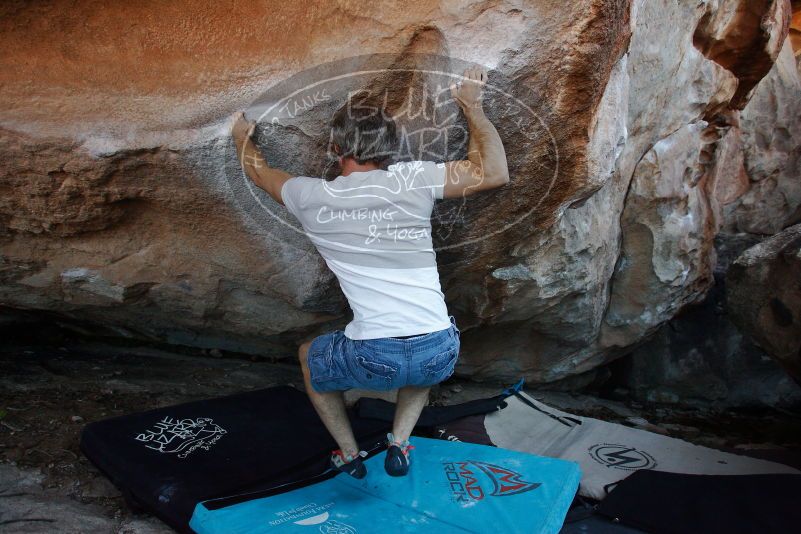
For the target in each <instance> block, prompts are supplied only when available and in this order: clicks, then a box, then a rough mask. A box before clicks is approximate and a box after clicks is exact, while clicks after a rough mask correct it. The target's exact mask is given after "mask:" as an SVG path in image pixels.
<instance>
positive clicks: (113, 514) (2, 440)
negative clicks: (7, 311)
mask: <svg viewBox="0 0 801 534" xmlns="http://www.w3.org/2000/svg"><path fill="white" fill-rule="evenodd" d="M30 341H31V340H30V339H26V340H25V344H24V345H20V344H18V343H13V342H11V343H4V346H3V347H0V532H123V533H158V532H171V530H170V529H169V528H168V527H167V526H166V525H164V524H163V523H161V522H160V521H158V520H156V519H155V518H152V517H150V516H148V515H146V514H136V513H133V512H132V511H131V510H129V509H128V507H127V506H126V504H125V502H124V500H123V498H122V496H121V495H120V493H119V491H117V489H116V488H115V487H114V486H113V485H112V484H111V483H110V482H108V481H107V480H106V479H105V477H103V476H102V475H101V474H100V473H99V472H98V471H97V469H95V468H94V466H93V465H92V464H91V463H90V462H89V461H88V460H87V459H86V458H85V457H84V456H83V455H82V453H81V452H80V450H79V448H78V439H79V434H80V431H81V429H82V428H83V426H84V425H85V424H86V423H89V422H91V421H96V420H100V419H104V418H107V417H111V416H115V415H120V414H126V413H133V412H138V411H143V410H147V409H151V408H157V407H162V406H168V405H171V404H176V403H180V402H186V401H190V400H197V399H202V398H208V397H214V396H221V395H226V394H230V393H235V392H239V391H243V390H249V389H256V388H264V387H269V386H273V385H280V384H291V385H295V386H298V387H300V386H301V385H302V380H301V375H300V370H299V368H298V366H297V365H295V364H293V363H292V362H288V363H275V362H268V361H263V360H259V359H258V358H242V357H232V356H230V355H223V354H220V353H219V352H214V354H213V355H212V354H209V352H208V351H206V352H198V351H195V352H187V353H180V352H174V351H172V350H164V349H162V348H154V347H145V346H126V347H120V346H118V345H113V344H107V343H103V342H89V341H86V340H70V339H59V340H58V341H59V343H58V344H57V345H52V339H51V340H47V342H48V344H47V345H44V346H40V345H37V344H35V343H31V342H30ZM500 388H501V386H500V385H496V384H474V383H469V382H463V381H456V380H454V381H450V382H448V383H446V384H444V385H443V386H442V387H440V388H439V389H438V390H437V391H435V392H434V395H433V399H432V401H433V402H434V403H436V404H450V403H457V402H463V401H465V400H469V399H472V398H479V397H482V396H490V395H494V394H497V392H498V391H499V390H500ZM533 393H534V396H535V397H537V398H540V399H541V400H543V402H546V403H548V404H551V405H553V406H556V407H558V408H561V409H563V410H566V411H571V412H573V413H577V414H580V415H587V416H594V417H598V418H601V419H606V420H611V421H616V422H621V423H624V424H628V425H630V426H638V427H640V428H645V429H648V430H651V431H655V432H660V433H664V434H670V435H673V436H677V437H681V438H684V439H687V440H689V441H692V442H694V443H698V444H702V445H708V446H713V447H718V448H724V449H736V448H740V449H742V448H749V449H756V453H757V454H758V450H759V449H763V448H764V449H776V448H782V449H786V451H787V453H788V455H789V457H791V458H795V459H796V460H797V458H798V455H799V453H797V452H794V451H799V450H801V418H799V417H798V416H796V415H793V414H787V413H780V412H777V411H774V410H766V409H761V410H751V411H742V410H740V411H731V410H729V411H724V412H721V411H715V410H712V409H708V408H705V409H700V408H686V409H678V408H675V407H665V406H642V405H637V404H632V403H626V402H622V401H615V400H609V399H601V398H598V397H594V396H591V395H581V394H571V393H559V392H547V391H533ZM793 461H795V460H793Z"/></svg>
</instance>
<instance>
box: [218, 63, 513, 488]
mask: <svg viewBox="0 0 801 534" xmlns="http://www.w3.org/2000/svg"><path fill="white" fill-rule="evenodd" d="M486 81H487V73H486V71H485V70H483V69H481V68H471V69H467V70H466V71H465V73H464V75H463V76H462V80H461V81H460V82H459V83H458V84H451V86H450V92H451V96H452V97H453V99H454V100H455V101H456V103H457V104H458V105H459V107H460V108H461V109H462V112H463V113H464V114H465V117H466V119H467V124H468V127H469V135H470V139H469V145H468V153H467V159H466V160H460V161H447V162H444V163H434V162H430V161H411V162H399V163H394V164H391V165H387V163H388V161H389V160H391V159H392V156H393V155H395V154H397V151H398V139H397V133H396V127H395V123H394V121H393V120H392V119H391V118H389V117H387V116H386V114H385V113H384V112H383V110H381V112H376V111H375V110H371V109H369V108H366V107H353V106H350V105H348V106H344V107H343V108H342V109H340V110H339V111H338V112H337V113H335V115H334V117H333V119H332V122H331V136H330V145H329V146H330V148H331V149H332V150H333V152H334V153H335V154H336V156H337V159H338V162H339V165H340V171H341V174H340V175H339V176H337V177H336V178H335V179H333V180H324V179H320V178H311V177H305V176H292V175H290V174H287V173H286V172H283V171H281V170H278V169H274V168H270V167H269V166H268V164H267V162H266V161H265V160H264V158H263V157H262V154H261V153H260V152H259V150H258V148H257V147H256V146H255V145H254V143H252V142H249V140H250V138H251V136H252V134H253V132H254V127H255V124H254V123H251V122H249V121H247V120H246V119H245V117H244V114H243V113H241V112H240V113H237V114H236V115H235V117H234V121H233V126H232V131H231V133H232V136H233V138H234V142H235V144H236V148H237V153H238V156H239V161H240V163H241V164H242V165H243V167H244V170H245V173H246V174H247V176H248V177H249V178H250V179H251V180H253V182H254V183H255V184H256V185H257V186H258V187H260V188H262V189H264V190H265V191H266V192H267V193H269V195H270V196H271V197H272V198H274V199H275V201H276V202H278V203H279V204H282V205H284V206H286V208H287V210H288V211H289V212H290V213H292V214H293V215H294V216H295V217H296V218H297V219H298V220H299V221H300V223H301V225H302V227H303V230H304V232H305V233H306V235H307V236H309V238H310V239H311V240H312V242H313V243H314V245H315V247H316V248H317V250H318V251H319V252H320V254H321V256H322V257H323V259H324V260H325V261H326V264H327V265H328V267H329V268H330V269H331V270H332V271H333V273H334V274H335V275H336V277H337V279H338V280H339V283H340V286H341V287H342V291H343V292H344V294H345V296H346V298H347V300H348V303H349V304H350V307H351V310H352V311H353V320H352V321H351V322H350V323H348V324H347V326H346V327H345V329H344V331H343V330H337V331H334V332H330V333H327V334H324V335H321V336H318V337H316V338H314V339H313V340H311V341H310V342H309V341H307V342H304V343H303V344H301V345H300V348H299V350H298V353H299V358H300V364H301V368H302V370H303V377H304V381H305V385H306V391H307V393H308V395H309V397H310V399H311V401H312V404H313V405H314V408H315V409H316V411H317V413H318V414H319V416H320V419H322V421H323V423H324V424H325V426H326V428H327V429H328V431H329V432H330V433H331V435H332V436H333V438H334V440H336V442H337V444H338V445H339V449H338V450H336V451H334V452H333V455H332V457H331V462H332V464H333V465H334V467H336V468H337V469H339V470H340V471H343V472H345V473H348V474H349V475H351V476H354V477H356V478H363V477H364V476H365V474H366V473H367V469H366V467H365V465H364V464H363V463H362V458H363V457H365V456H366V453H365V452H364V451H360V450H359V446H358V444H357V442H356V439H355V437H354V435H353V431H352V429H351V426H350V422H349V420H348V416H347V412H346V409H345V403H344V398H343V392H344V391H345V390H348V389H351V388H362V389H367V390H391V389H397V390H398V402H397V409H396V412H395V417H394V421H393V426H392V432H391V433H390V434H388V435H387V455H386V458H385V462H384V468H385V469H386V471H387V473H388V474H389V475H391V476H403V475H405V474H406V473H407V472H408V470H409V461H410V454H409V449H410V448H411V446H410V444H409V436H410V434H411V432H412V430H413V428H414V426H415V424H416V423H417V419H418V417H419V416H420V412H421V411H422V409H423V406H424V405H425V404H426V402H427V400H428V392H429V389H430V387H431V386H433V385H434V384H438V383H440V382H442V381H443V380H445V379H447V378H448V377H449V376H450V375H451V374H452V373H453V369H454V366H455V365H456V360H457V358H458V355H459V347H460V339H459V338H460V332H459V329H458V328H457V327H456V321H455V319H454V317H453V316H452V315H449V313H448V310H447V307H446V305H445V300H444V295H443V293H442V291H441V288H440V282H439V274H438V272H437V263H436V253H435V251H434V249H433V243H432V238H431V221H430V218H431V213H432V210H433V207H434V202H435V199H443V198H458V197H463V196H467V195H472V194H474V193H478V192H479V191H485V190H488V189H493V188H496V187H500V186H502V185H504V184H506V183H508V182H509V171H508V168H507V164H506V154H505V152H504V148H503V144H502V143H501V139H500V137H499V136H498V132H497V131H496V129H495V127H494V126H493V125H492V123H491V122H490V121H489V120H488V119H487V117H486V115H485V114H484V111H483V108H482V93H483V89H484V85H485V84H486ZM384 165H387V166H386V168H385V169H384V168H382V167H383V166H384Z"/></svg>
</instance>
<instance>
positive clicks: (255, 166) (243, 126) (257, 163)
mask: <svg viewBox="0 0 801 534" xmlns="http://www.w3.org/2000/svg"><path fill="white" fill-rule="evenodd" d="M255 128H256V123H255V122H250V121H248V120H247V119H246V118H245V114H244V113H242V112H241V111H240V112H239V113H237V114H236V115H234V121H233V125H232V127H231V136H232V137H233V138H234V145H236V155H237V157H238V158H239V163H240V164H241V165H242V168H243V169H244V170H245V174H247V175H248V178H250V179H251V180H253V183H255V184H256V185H257V186H258V187H260V188H262V189H264V190H265V191H267V193H269V194H270V196H271V197H273V199H275V201H276V202H278V203H279V204H281V205H282V206H283V205H284V202H283V200H282V199H281V188H282V187H283V185H284V182H286V181H287V180H289V179H290V178H292V175H291V174H289V173H286V172H284V171H282V170H280V169H273V168H271V167H270V166H269V165H267V161H266V160H265V159H264V156H263V155H262V153H261V151H260V150H259V148H258V147H257V146H256V144H255V143H254V142H253V140H252V139H251V137H252V136H253V131H254V130H255Z"/></svg>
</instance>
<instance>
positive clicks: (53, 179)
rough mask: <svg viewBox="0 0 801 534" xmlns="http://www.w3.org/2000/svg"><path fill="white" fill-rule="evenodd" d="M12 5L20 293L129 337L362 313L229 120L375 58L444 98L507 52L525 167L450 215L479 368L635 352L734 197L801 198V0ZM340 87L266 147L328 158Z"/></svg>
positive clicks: (0, 297) (5, 37)
mask: <svg viewBox="0 0 801 534" xmlns="http://www.w3.org/2000/svg"><path fill="white" fill-rule="evenodd" d="M0 11H1V12H2V16H1V17H0V27H2V32H0V44H1V45H2V46H3V53H2V60H0V64H2V66H3V69H2V70H1V71H0V102H2V103H3V106H2V107H0V128H2V131H1V132H0V133H1V134H2V135H0V154H2V156H3V159H4V163H5V165H4V166H3V168H2V169H0V190H2V191H3V196H2V198H0V247H2V249H1V250H2V252H0V305H5V306H9V307H13V308H25V309H34V310H36V309H38V310H48V311H51V312H56V313H58V314H60V315H62V316H64V317H69V318H72V319H76V320H84V321H90V322H93V323H96V324H101V325H104V327H105V328H106V329H107V330H111V331H114V332H117V333H119V334H121V335H127V336H135V337H142V338H149V339H153V340H158V341H165V342H169V343H179V344H185V345H192V346H197V347H206V348H212V347H214V348H221V349H228V350H236V351H243V352H248V353H260V354H265V353H267V354H271V355H279V356H287V357H289V356H291V355H292V353H293V349H294V346H295V344H296V343H297V342H298V341H299V340H301V339H303V338H306V337H308V336H311V335H315V334H317V333H320V332H322V331H324V330H326V329H330V328H338V327H342V326H343V325H344V324H345V323H346V322H347V320H348V309H347V304H346V302H345V300H344V298H343V296H342V294H341V291H340V290H339V288H338V285H337V283H336V280H335V278H334V277H333V276H332V275H331V273H330V272H329V271H328V270H327V269H326V266H325V263H324V262H323V261H322V259H321V258H320V257H319V255H318V254H317V253H316V251H315V250H314V249H313V247H312V246H311V245H310V243H309V242H308V240H307V239H305V237H304V236H302V235H300V234H298V233H297V232H294V231H293V230H292V228H291V224H283V223H286V222H290V223H291V218H290V217H289V216H288V215H287V213H286V212H285V211H282V208H281V207H280V206H278V205H277V204H275V203H274V202H273V201H272V200H271V199H269V198H268V197H267V196H266V195H264V194H263V193H261V192H259V191H251V188H249V187H248V184H247V183H246V181H245V180H244V179H243V177H242V176H241V174H239V173H238V172H237V162H236V158H235V153H234V150H233V146H232V143H231V141H230V139H229V138H228V136H227V131H226V120H227V117H228V116H229V115H230V114H231V113H232V112H234V111H236V110H238V109H242V108H246V107H248V106H249V105H250V104H251V103H253V102H254V101H258V102H259V103H260V104H265V103H266V104H269V103H270V102H271V99H272V98H273V97H274V96H275V95H274V93H271V91H274V90H277V89H275V88H278V87H281V86H282V82H283V81H284V80H287V79H289V80H290V81H292V80H295V81H304V82H306V83H307V85H308V83H309V82H312V81H316V80H319V79H321V77H323V75H324V74H327V75H328V77H329V79H332V78H333V77H334V76H333V74H342V72H341V71H342V70H343V69H345V70H348V69H350V71H349V72H352V71H354V70H355V69H354V66H355V65H358V66H364V65H368V66H372V67H374V66H378V67H381V69H384V72H386V69H387V68H389V69H391V73H392V75H391V76H389V77H388V78H382V76H379V75H376V76H375V77H374V78H370V77H369V76H368V77H367V78H365V79H360V80H359V84H360V86H368V87H379V88H380V87H383V88H385V89H389V91H390V92H391V94H392V96H393V100H392V102H393V106H394V109H395V110H403V109H405V107H404V106H406V107H409V105H410V104H415V105H420V106H421V109H422V108H425V106H427V105H428V104H429V103H430V102H429V101H430V99H431V98H432V97H431V95H428V96H427V95H426V93H425V91H420V89H421V88H423V89H425V87H427V84H430V83H432V82H433V81H435V80H438V78H437V76H438V75H436V74H432V73H433V72H434V71H435V70H436V71H444V72H446V73H447V72H453V73H457V74H458V73H460V72H461V70H462V69H463V68H464V67H465V66H466V65H468V64H470V62H476V63H480V64H482V65H484V66H486V67H488V68H490V70H491V76H490V85H491V86H492V87H493V90H492V91H491V92H489V93H488V109H489V115H490V116H491V118H492V119H493V120H494V122H495V123H496V124H497V126H498V129H499V131H500V133H501V137H502V139H503V141H504V144H505V147H506V150H507V155H508V157H509V162H510V169H511V175H512V180H511V183H510V184H509V186H507V187H505V188H503V189H500V190H496V191H493V192H489V193H486V194H481V195H476V196H474V197H471V198H470V199H469V200H468V201H467V202H464V203H461V202H453V201H448V202H442V203H440V204H438V207H437V214H436V216H435V220H434V225H435V226H434V227H435V235H436V239H435V245H436V246H437V249H438V259H439V266H440V272H441V276H442V286H443V291H444V292H445V294H446V298H447V301H448V305H449V309H450V310H451V311H452V313H453V314H454V315H456V317H457V320H458V322H459V324H460V327H461V329H462V332H463V338H462V339H463V344H462V348H463V353H462V359H461V363H460V366H459V368H458V372H460V373H462V374H466V375H470V376H473V377H476V378H495V379H497V378H500V379H510V378H513V377H517V376H519V375H525V376H526V377H527V378H529V379H530V380H534V381H552V380H556V379H560V378H563V377H565V376H567V375H571V374H576V373H580V372H583V371H586V370H589V369H592V368H593V367H596V366H598V365H600V364H603V363H605V362H608V361H610V360H612V359H614V358H615V357H617V356H619V355H621V354H624V353H626V352H627V351H629V350H630V349H631V347H632V346H634V345H636V344H637V343H640V342H641V341H642V340H643V339H644V338H646V337H647V336H649V335H651V334H652V333H653V332H655V331H656V330H657V329H658V328H659V327H660V325H662V324H664V323H665V321H667V320H669V319H670V318H671V317H673V316H674V315H675V314H676V313H677V312H678V311H679V310H680V309H681V308H682V307H683V306H685V305H687V304H690V303H693V302H698V301H700V300H702V299H703V298H704V295H705V294H706V292H707V290H708V289H709V287H710V286H711V284H712V281H713V277H712V269H713V267H714V263H715V252H714V246H713V240H714V237H715V235H716V234H717V233H718V231H719V229H720V227H721V226H722V225H724V224H725V223H726V221H727V218H726V217H727V214H734V215H728V220H729V221H731V220H735V221H739V220H746V219H747V220H753V221H759V220H762V219H764V218H766V217H769V215H768V214H767V213H766V212H767V211H769V210H772V209H774V207H775V206H776V205H777V204H778V200H775V199H776V198H779V197H778V196H777V194H776V193H775V191H780V196H781V198H782V199H785V201H786V202H785V204H786V206H787V207H786V208H783V209H784V211H783V213H784V214H785V215H783V216H784V217H785V219H788V220H789V219H791V218H792V216H793V215H792V213H791V212H792V209H793V208H792V206H798V204H799V202H801V198H798V196H799V192H798V190H797V188H795V187H794V186H793V184H792V181H793V180H794V179H795V178H794V177H793V175H792V172H791V170H789V171H787V172H785V171H784V170H783V169H784V168H785V167H783V166H781V165H779V167H780V168H779V172H778V173H774V174H771V175H770V176H769V177H767V178H766V179H767V180H770V182H765V179H762V178H761V177H760V176H759V175H757V174H758V173H759V172H763V170H764V172H765V173H769V172H770V170H769V169H767V163H765V164H760V163H758V161H759V157H762V159H764V160H765V161H770V154H788V156H787V157H786V158H784V161H787V162H788V163H787V164H788V165H791V164H794V163H793V162H794V161H797V159H793V157H795V156H797V150H798V147H799V146H801V135H800V134H799V132H798V131H797V128H796V127H795V126H790V125H787V126H782V129H783V131H782V132H780V133H779V134H777V136H776V138H775V140H773V141H771V142H770V143H768V145H765V143H763V142H762V139H763V136H762V134H761V133H760V132H761V131H763V129H764V128H765V127H766V125H767V127H769V125H770V124H771V121H774V122H775V123H776V124H784V123H783V122H782V121H784V120H785V119H784V118H781V117H779V115H781V114H782V113H784V111H785V110H791V111H792V110H794V109H796V107H794V106H798V102H799V99H800V98H801V96H800V95H801V93H799V91H800V90H801V85H799V82H798V77H797V76H796V77H795V78H793V77H792V76H790V75H787V73H786V72H785V71H784V70H780V69H783V67H781V65H779V66H777V65H774V63H775V62H776V59H777V57H779V54H780V51H782V46H783V45H784V43H785V42H786V41H787V34H788V25H789V19H790V2H789V0H774V1H770V0H760V1H757V2H753V1H748V2H746V0H702V1H700V2H679V3H677V2H675V1H673V0H648V1H646V0H579V1H577V2H569V3H565V2H559V1H556V0H550V1H546V2H538V3H535V4H518V3H504V2H501V3H497V2H489V3H486V2H476V3H473V4H467V5H464V6H460V7H459V8H458V9H457V8H455V7H449V6H447V5H438V4H433V3H431V2H430V1H415V2H411V3H405V4H404V5H403V6H401V5H384V4H365V5H363V6H362V7H360V8H359V9H358V10H357V9H351V8H345V7H341V6H339V7H335V6H333V5H331V4H330V3H326V2H316V1H313V2H311V4H309V3H306V4H304V5H303V6H302V7H294V6H293V5H291V4H287V3H280V2H274V1H265V2H251V3H248V4H247V5H241V4H239V3H233V2H230V3H229V2H214V3H211V4H202V5H201V4H198V3H196V2H190V1H178V2H173V3H171V4H170V5H169V6H163V7H161V8H159V9H155V8H147V7H144V6H142V5H140V4H121V3H111V4H107V5H103V6H98V5H96V4H89V3H81V2H78V3H69V4H67V3H63V4H61V3H59V2H55V3H51V4H30V3H27V2H23V1H18V2H6V3H5V4H4V5H3V6H2V7H0ZM354 54H360V55H362V56H360V57H362V58H364V57H367V58H368V59H366V60H365V59H359V60H358V61H357V62H356V63H354V62H353V60H350V59H348V58H349V57H351V56H352V55H354ZM370 54H375V56H369V55H370ZM782 54H784V55H787V54H786V53H785V52H782ZM365 55H366V56H365ZM449 58H453V59H449ZM782 58H784V56H782ZM782 61H784V60H783V59H782V60H780V62H779V63H781V62H782ZM432 65H433V67H436V69H434V68H433V67H432ZM782 65H783V63H782ZM381 69H378V70H381ZM404 69H406V70H404ZM364 71H365V72H370V69H364ZM408 71H415V73H414V74H404V73H406V72H408ZM360 72H362V71H360ZM293 75H294V77H293ZM445 77H446V78H447V75H445ZM440 78H441V76H440ZM763 78H764V79H763ZM291 86H292V83H289V85H288V86H287V87H291ZM331 87H332V90H331V91H332V92H331V93H330V94H328V96H330V97H332V98H328V99H325V98H324V99H321V100H320V101H317V100H315V99H311V100H308V101H306V100H304V101H303V105H302V109H300V110H299V112H298V113H296V114H294V115H293V116H292V117H291V120H288V121H286V122H284V123H282V124H280V125H279V126H278V127H275V128H270V129H269V131H267V130H265V131H264V132H262V135H261V136H260V139H261V140H262V141H265V142H264V143H263V149H264V151H265V154H266V155H267V157H268V160H270V161H271V162H274V163H275V164H278V165H281V166H282V167H285V168H286V169H287V170H289V171H290V172H293V173H297V174H301V173H303V174H311V175H319V174H322V173H323V172H324V171H325V169H326V168H327V167H326V165H327V162H326V160H325V158H324V149H325V140H326V139H327V132H326V131H325V120H326V119H327V117H329V116H330V113H331V111H332V109H334V108H335V105H336V104H338V103H341V102H342V100H343V99H344V95H345V94H346V90H347V89H349V87H347V84H344V83H342V84H340V85H332V86H331ZM268 89H269V90H268ZM265 92H266V94H265ZM763 93H764V97H763V96H761V95H762V94H763ZM407 94H408V96H406V95H407ZM755 95H756V96H755ZM771 98H775V99H776V100H777V101H780V103H778V104H775V103H774V104H772V105H771ZM762 99H764V101H765V102H766V103H763V104H760V105H759V106H758V107H757V108H753V109H752V108H750V106H751V103H752V102H754V101H760V102H762ZM510 103H511V104H513V105H510ZM445 109H448V108H447V107H446V108H445ZM521 110H526V111H525V112H523V111H521ZM409 115H410V114H407V116H406V117H405V118H407V119H409V120H410V124H411V123H412V122H413V121H412V119H411V118H410V116H409ZM421 116H422V117H423V118H425V114H422V115H421ZM414 120H416V121H418V122H419V121H420V120H421V118H420V117H415V118H414ZM788 120H789V119H788ZM451 126H453V127H454V130H455V131H457V132H458V131H460V128H461V131H462V132H463V126H464V125H463V122H460V121H459V119H458V118H457V119H455V120H454V122H453V124H452V125H451ZM421 131H425V128H423V129H422V130H421ZM463 141H464V135H463V133H462V135H461V136H459V135H456V136H455V137H454V138H453V139H450V140H448V141H447V142H445V141H442V140H440V141H437V143H438V144H437V143H432V144H431V146H433V147H435V148H436V149H437V150H436V151H435V152H434V153H433V155H432V157H443V158H444V157H451V156H452V157H457V156H460V155H462V156H463V148H464V147H463V146H462V145H461V144H460V143H461V142H463ZM425 142H427V141H426V140H422V141H418V146H417V148H419V145H420V144H422V143H425ZM460 147H461V148H460ZM460 150H462V152H460ZM760 151H762V152H760ZM755 154H756V155H757V156H759V157H757V156H755ZM791 155H795V156H793V157H791ZM763 156H764V157H763ZM749 173H750V174H749ZM761 182H765V183H766V184H767V183H775V184H776V186H775V187H774V188H773V189H770V188H767V187H763V186H759V185H755V184H759V183H761ZM744 194H750V195H751V196H752V197H753V200H749V201H748V202H745V201H744V202H741V203H740V204H737V202H738V201H739V199H740V198H741V197H742V196H743V195H744ZM733 204H734V207H732V205H733ZM750 206H754V207H753V208H751V207H750ZM742 213H748V216H747V217H745V216H740V215H737V214H742Z"/></svg>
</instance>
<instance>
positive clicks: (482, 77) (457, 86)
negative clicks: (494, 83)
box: [451, 67, 487, 110]
mask: <svg viewBox="0 0 801 534" xmlns="http://www.w3.org/2000/svg"><path fill="white" fill-rule="evenodd" d="M462 77H463V78H464V79H463V80H462V81H460V82H458V83H452V84H451V96H452V97H453V98H454V100H456V102H457V103H458V104H459V106H460V107H461V108H462V109H463V110H469V109H475V108H480V107H481V98H482V95H483V91H484V85H486V83H487V71H486V70H485V69H483V68H481V67H471V68H469V69H467V70H465V71H464V74H463V75H462Z"/></svg>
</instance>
